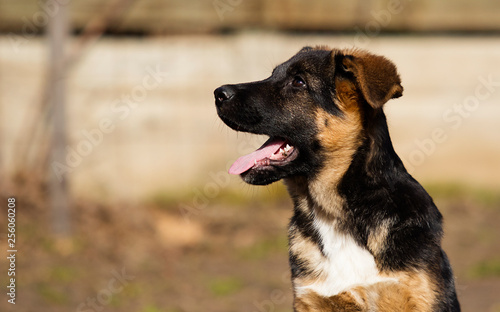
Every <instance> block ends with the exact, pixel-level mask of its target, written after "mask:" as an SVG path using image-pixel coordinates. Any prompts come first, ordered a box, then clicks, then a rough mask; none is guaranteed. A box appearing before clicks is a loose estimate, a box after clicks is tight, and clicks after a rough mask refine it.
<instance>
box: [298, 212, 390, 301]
mask: <svg viewBox="0 0 500 312" xmlns="http://www.w3.org/2000/svg"><path fill="white" fill-rule="evenodd" d="M314 227H315V228H316V230H317V231H318V233H319V235H320V237H321V241H322V243H323V251H324V254H325V256H326V257H324V261H322V262H321V264H320V265H319V267H317V268H315V269H316V270H317V272H318V273H320V276H321V278H320V281H318V282H315V283H313V284H309V285H296V288H295V291H296V293H297V295H299V296H300V294H303V293H305V292H307V291H309V290H312V291H314V292H316V293H318V294H319V295H322V296H325V297H329V296H334V295H336V294H338V293H341V292H343V291H346V290H348V289H350V288H352V287H356V286H363V285H370V284H375V283H378V282H383V281H396V280H395V279H393V278H388V277H384V276H380V274H379V271H378V269H377V266H376V264H375V259H374V258H373V256H372V254H371V253H370V252H369V251H368V250H366V249H364V248H362V247H360V246H359V245H358V244H357V243H356V242H355V241H354V238H352V237H351V236H350V235H345V234H343V233H340V232H339V231H338V230H337V229H336V228H335V225H333V224H331V223H326V222H324V221H322V220H319V219H316V220H315V221H314Z"/></svg>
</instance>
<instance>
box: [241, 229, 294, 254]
mask: <svg viewBox="0 0 500 312" xmlns="http://www.w3.org/2000/svg"><path fill="white" fill-rule="evenodd" d="M287 251H288V237H287V236H286V235H285V234H283V235H278V236H275V237H270V238H266V239H264V240H261V241H259V242H257V243H255V244H253V245H252V246H249V247H246V248H242V249H240V250H239V256H240V257H241V258H242V259H250V260H262V259H265V258H267V257H268V256H269V255H270V254H271V253H273V252H281V253H283V254H286V252H287Z"/></svg>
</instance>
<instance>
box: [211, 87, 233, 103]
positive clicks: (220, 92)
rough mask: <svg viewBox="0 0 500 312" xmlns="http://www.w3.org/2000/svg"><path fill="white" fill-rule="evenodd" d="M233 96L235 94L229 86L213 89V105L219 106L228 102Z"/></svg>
mask: <svg viewBox="0 0 500 312" xmlns="http://www.w3.org/2000/svg"><path fill="white" fill-rule="evenodd" d="M234 94H235V91H234V89H233V88H231V87H230V86H227V85H226V86H222V87H219V88H217V89H215V91H214V95H215V103H216V104H217V105H218V106H220V105H222V104H223V103H224V102H226V101H228V100H230V99H231V98H232V97H233V96H234Z"/></svg>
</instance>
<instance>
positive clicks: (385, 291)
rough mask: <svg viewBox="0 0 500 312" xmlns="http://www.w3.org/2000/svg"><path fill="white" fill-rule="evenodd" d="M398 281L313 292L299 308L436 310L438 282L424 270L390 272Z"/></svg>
mask: <svg viewBox="0 0 500 312" xmlns="http://www.w3.org/2000/svg"><path fill="white" fill-rule="evenodd" d="M390 275H391V276H392V277H394V278H397V280H398V281H397V282H382V283H377V284H373V285H368V286H358V287H355V288H352V289H350V290H348V291H345V292H342V293H340V294H338V295H335V296H331V297H328V298H326V297H322V296H319V295H318V294H316V293H314V292H312V291H311V292H309V293H307V294H304V295H302V296H300V298H297V300H296V303H295V307H296V309H297V311H299V312H305V311H318V312H322V311H325V312H326V311H362V312H364V311H366V312H368V311H383V312H401V311H403V312H425V311H432V310H433V302H435V290H436V285H435V284H433V283H432V282H431V280H430V278H429V276H428V275H427V274H425V273H424V272H400V273H393V274H390Z"/></svg>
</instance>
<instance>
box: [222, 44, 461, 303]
mask: <svg viewBox="0 0 500 312" xmlns="http://www.w3.org/2000/svg"><path fill="white" fill-rule="evenodd" d="M346 57H347V58H350V60H351V59H352V57H351V56H344V55H341V54H340V53H337V52H335V51H333V52H332V51H327V50H322V49H312V48H310V47H306V48H304V49H302V50H301V51H300V52H299V53H298V54H296V55H295V56H294V57H292V58H291V59H290V60H288V61H287V62H285V63H283V64H281V65H279V66H277V67H276V68H275V69H274V70H273V73H272V75H271V77H269V78H267V79H265V80H262V81H257V82H252V83H244V84H238V85H225V86H222V87H220V88H218V89H217V90H215V97H216V105H217V113H218V115H219V116H220V118H221V119H222V120H223V121H224V122H225V123H226V124H227V125H228V126H229V127H231V128H232V129H234V130H237V131H245V132H251V133H255V134H265V135H269V136H270V137H279V138H283V139H286V140H287V141H289V142H290V143H291V144H292V145H293V146H295V147H296V148H297V149H298V151H299V155H298V157H297V159H295V160H294V161H292V162H291V163H290V164H287V165H285V166H277V167H273V166H271V167H266V168H263V169H251V170H249V171H247V172H245V173H243V174H242V178H243V179H244V180H245V181H246V182H248V183H250V184H258V185H263V184H269V183H272V182H274V181H278V180H280V179H283V178H287V179H296V180H297V181H299V182H296V183H298V184H300V183H309V182H310V181H312V180H314V178H315V177H316V175H317V174H318V173H319V172H320V171H321V170H322V169H323V167H324V162H325V157H327V155H326V154H325V153H324V152H323V150H322V145H321V142H319V141H318V139H317V134H318V126H317V125H316V120H315V112H316V111H317V110H318V109H321V110H323V111H325V112H327V113H329V114H330V115H332V116H335V117H338V118H343V114H344V113H343V112H342V110H341V109H340V108H339V107H338V106H337V105H336V104H335V103H336V100H337V99H336V96H337V90H336V88H335V79H336V78H339V77H342V79H350V80H352V81H354V80H355V77H354V76H353V73H352V72H349V71H347V70H346V68H345V67H344V65H343V62H342V61H343V58H346ZM302 82H304V84H302ZM399 95H400V94H399ZM361 99H362V97H361ZM359 105H361V106H362V112H363V115H362V116H363V120H362V123H363V125H362V126H363V138H362V142H361V144H360V146H359V148H358V149H357V151H356V152H355V154H354V156H353V159H352V162H351V164H350V166H349V168H348V169H347V172H346V173H345V174H344V176H343V177H342V178H341V180H340V183H339V184H338V190H337V191H338V194H339V195H340V196H341V197H342V198H343V199H344V203H345V204H344V207H343V212H344V217H343V218H341V219H340V220H339V224H338V226H339V229H340V230H341V231H344V232H345V233H348V234H350V235H351V236H352V237H353V238H354V239H355V240H356V241H357V243H358V244H359V245H360V246H362V247H364V248H366V249H368V250H369V247H368V243H367V242H368V237H369V235H370V233H372V232H373V231H376V230H377V228H378V227H379V226H380V225H381V224H390V227H389V229H388V235H387V240H386V242H385V244H384V247H383V248H382V249H381V250H377V251H370V252H372V254H373V256H374V258H375V260H376V263H377V266H378V269H379V270H380V271H385V272H391V271H402V270H424V271H425V272H427V273H428V274H429V275H430V276H433V279H434V280H436V281H438V283H439V286H440V289H441V290H442V291H441V292H440V293H439V294H438V296H439V297H438V300H439V302H438V303H436V307H435V309H434V310H435V311H460V306H459V303H458V300H457V297H456V293H455V287H454V280H453V274H452V270H451V266H450V264H449V261H448V258H447V257H446V254H445V253H444V251H443V250H442V249H441V238H442V235H443V229H442V216H441V214H440V212H439V211H438V209H437V208H436V206H435V204H434V202H433V200H432V198H431V197H430V196H429V195H428V194H427V192H426V191H425V190H424V189H423V187H422V186H421V185H420V184H419V183H418V182H417V181H415V179H413V177H412V176H411V175H410V174H409V173H408V172H407V171H406V169H405V167H404V166H403V163H402V161H401V160H400V158H399V157H398V156H397V154H396V152H395V151H394V148H393V145H392V142H391V140H390V136H389V131H388V128H387V122H386V118H385V115H384V113H383V110H382V108H373V107H372V106H370V105H369V104H368V103H367V102H366V101H363V100H362V101H361V102H360V103H359ZM324 123H325V125H328V119H326V120H325V121H324ZM306 197H307V200H308V206H309V207H315V206H318V205H319V203H317V202H316V201H315V199H314V198H313V197H312V196H311V195H310V194H306ZM292 199H293V200H294V203H295V210H294V216H293V217H292V219H291V222H290V239H293V238H294V236H295V235H297V234H298V233H300V234H301V236H303V237H305V238H306V239H309V240H311V241H312V242H314V243H315V244H316V245H318V246H319V247H320V249H321V250H322V249H323V246H322V242H321V239H320V237H319V236H318V233H317V232H316V230H315V228H314V227H313V221H314V219H313V218H314V216H313V215H312V214H310V213H307V212H305V211H303V210H301V209H300V203H299V199H298V198H293V194H292ZM319 208H321V207H319ZM290 266H291V270H292V278H294V277H299V276H303V275H308V274H311V272H312V269H313V268H310V267H309V264H308V262H307V259H302V258H300V256H299V255H296V254H293V253H290Z"/></svg>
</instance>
